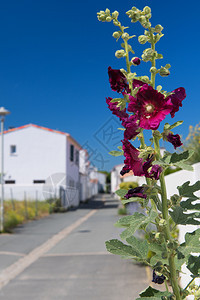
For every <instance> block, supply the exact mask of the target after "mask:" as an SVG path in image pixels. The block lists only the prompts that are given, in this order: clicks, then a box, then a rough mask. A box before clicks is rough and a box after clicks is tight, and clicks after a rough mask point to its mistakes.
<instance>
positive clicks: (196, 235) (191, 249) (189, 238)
mask: <svg viewBox="0 0 200 300" xmlns="http://www.w3.org/2000/svg"><path fill="white" fill-rule="evenodd" d="M199 248H200V228H199V229H197V230H195V231H193V232H191V233H189V232H187V233H186V234H185V242H184V243H182V244H181V245H180V246H179V247H178V251H180V252H181V253H182V254H183V255H184V256H185V257H188V256H189V255H190V254H191V253H199Z"/></svg>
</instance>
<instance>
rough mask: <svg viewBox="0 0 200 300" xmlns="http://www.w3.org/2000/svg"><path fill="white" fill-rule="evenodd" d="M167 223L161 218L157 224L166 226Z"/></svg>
mask: <svg viewBox="0 0 200 300" xmlns="http://www.w3.org/2000/svg"><path fill="white" fill-rule="evenodd" d="M166 225H167V222H166V220H165V219H161V220H160V222H159V226H161V227H163V226H166Z"/></svg>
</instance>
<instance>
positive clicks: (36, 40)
mask: <svg viewBox="0 0 200 300" xmlns="http://www.w3.org/2000/svg"><path fill="white" fill-rule="evenodd" d="M146 5H149V6H150V7H151V8H152V14H153V17H152V24H153V25H156V24H159V23H160V24H161V25H162V26H163V27H164V30H163V33H164V34H165V35H164V37H163V38H162V39H161V41H160V42H159V43H158V44H157V45H158V46H157V50H158V52H160V53H162V54H163V55H164V59H163V60H162V61H161V60H160V61H159V62H158V63H160V64H162V65H165V64H166V63H170V64H171V66H172V68H171V69H170V71H171V75H170V76H169V77H168V78H165V79H164V80H163V78H161V77H157V84H161V85H162V86H163V88H164V89H165V90H168V91H171V90H173V89H175V88H177V87H180V86H183V87H185V89H186V93H187V98H186V99H185V100H184V102H183V108H182V109H180V111H179V113H177V114H176V117H175V118H174V119H173V120H170V119H167V121H168V122H171V121H173V122H175V121H178V120H183V119H184V125H182V126H181V127H180V128H177V130H176V131H175V133H179V134H182V135H183V137H184V138H185V137H186V136H187V133H188V127H189V125H195V124H197V123H198V122H199V119H200V118H199V116H200V109H199V108H200V105H199V101H200V99H199V88H200V84H199V79H200V75H199V72H200V71H199V70H200V54H199V47H200V42H199V12H200V2H199V1H194V0H191V1H189V2H188V1H174V0H173V1H172V0H169V1H157V0H154V1H150V0H145V1H144V0H135V1H129V0H126V1H119V0H115V1H114V0H107V1H105V0H101V1H100V0H96V1H94V0H86V1H81V0H77V1H68V0H48V1H47V0H32V1H31V0H18V1H16V0H7V1H1V4H0V43H1V45H0V99H1V103H0V106H5V107H6V108H7V109H9V110H10V111H11V115H9V116H8V117H7V118H6V124H5V125H6V128H8V127H9V126H14V127H16V126H21V125H25V124H28V123H34V124H37V125H41V126H46V127H49V128H52V129H58V130H61V131H66V132H69V133H70V134H71V135H72V136H73V137H74V138H75V139H76V140H77V141H78V142H79V143H80V144H81V145H86V144H87V146H86V147H90V148H91V149H90V151H91V152H90V155H91V160H92V161H93V163H96V165H97V166H98V167H99V168H100V169H107V170H110V169H111V168H112V166H113V165H115V164H118V163H120V162H122V161H123V159H122V157H121V158H112V157H111V156H110V155H108V154H107V152H108V151H107V148H108V150H114V147H113V145H114V142H115V143H116V141H118V140H119V139H120V138H121V137H120V133H118V134H116V132H112V131H113V130H114V129H115V128H117V127H119V126H118V124H117V118H115V117H112V115H111V113H110V111H109V110H108V109H107V105H106V103H105V97H107V96H111V97H114V96H115V94H114V93H113V92H111V90H110V87H109V83H108V75H107V67H108V66H109V65H110V66H112V68H114V69H115V68H116V69H117V68H121V67H125V65H124V61H123V59H121V60H117V59H116V58H115V56H114V53H115V51H116V50H117V49H119V48H120V45H119V44H117V43H116V41H115V39H114V38H113V37H112V33H113V31H114V30H115V27H114V26H113V24H112V23H101V22H99V21H98V20H97V17H96V13H97V12H98V11H99V10H105V9H106V8H109V9H110V10H111V11H114V10H118V11H119V12H120V17H119V19H120V20H121V21H122V23H123V24H124V25H127V26H130V31H129V33H130V34H131V35H132V34H136V35H137V36H138V35H140V34H142V33H143V29H142V27H140V26H139V24H138V25H136V26H135V24H133V26H132V23H131V22H130V20H129V18H128V17H127V16H126V15H125V12H126V11H127V10H129V9H130V8H131V7H132V6H137V7H138V8H140V9H142V8H143V7H144V6H146ZM133 42H134V44H133V45H132V46H133V49H134V50H135V51H136V55H138V56H140V55H141V54H142V49H144V48H143V46H142V47H141V46H138V42H137V40H136V39H135V40H133ZM147 67H149V64H146V63H143V64H141V65H140V66H139V67H137V70H138V74H140V75H142V74H143V72H144V71H145V70H147ZM144 75H147V74H144ZM109 134H110V135H109ZM117 135H118V136H117ZM121 136H122V134H121Z"/></svg>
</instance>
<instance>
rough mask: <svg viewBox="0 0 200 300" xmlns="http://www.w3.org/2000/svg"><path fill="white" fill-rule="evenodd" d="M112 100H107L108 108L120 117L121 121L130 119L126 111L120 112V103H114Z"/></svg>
mask: <svg viewBox="0 0 200 300" xmlns="http://www.w3.org/2000/svg"><path fill="white" fill-rule="evenodd" d="M111 100H112V98H111V97H108V98H106V103H107V104H108V108H109V109H110V110H111V111H112V113H113V115H115V116H117V117H119V118H120V120H121V121H122V120H124V119H125V118H128V117H129V115H128V114H127V113H126V109H123V110H120V107H118V106H117V104H118V102H114V103H112V102H111Z"/></svg>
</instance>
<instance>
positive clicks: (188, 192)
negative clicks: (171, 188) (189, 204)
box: [177, 181, 200, 200]
mask: <svg viewBox="0 0 200 300" xmlns="http://www.w3.org/2000/svg"><path fill="white" fill-rule="evenodd" d="M189 184H190V181H187V182H185V183H184V184H183V185H181V186H178V187H177V188H178V191H179V195H180V196H182V197H189V198H190V199H195V200H196V199H199V198H198V197H197V196H195V195H194V192H197V191H198V190H200V181H197V182H196V183H195V184H193V185H191V186H189Z"/></svg>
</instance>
